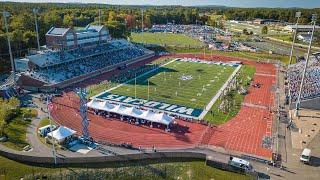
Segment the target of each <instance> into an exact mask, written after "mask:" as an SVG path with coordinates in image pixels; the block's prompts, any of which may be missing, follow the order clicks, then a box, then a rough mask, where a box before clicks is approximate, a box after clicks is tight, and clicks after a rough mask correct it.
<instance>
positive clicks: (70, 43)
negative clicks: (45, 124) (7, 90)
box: [15, 25, 154, 89]
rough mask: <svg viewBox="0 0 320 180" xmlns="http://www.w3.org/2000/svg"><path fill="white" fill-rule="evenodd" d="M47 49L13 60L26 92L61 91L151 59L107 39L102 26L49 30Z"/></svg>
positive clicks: (150, 54) (143, 51)
mask: <svg viewBox="0 0 320 180" xmlns="http://www.w3.org/2000/svg"><path fill="white" fill-rule="evenodd" d="M46 42H47V45H46V47H45V48H44V49H43V50H41V51H38V52H36V53H34V54H29V55H28V56H26V57H24V58H20V59H16V60H15V64H16V66H17V69H19V70H20V71H21V72H20V73H21V76H22V77H21V78H20V79H19V81H18V82H19V85H21V86H23V87H25V88H28V87H29V89H30V88H34V87H36V88H40V89H43V88H46V89H52V88H53V89H55V88H63V87H66V86H68V85H71V84H72V83H75V82H80V81H82V80H84V79H87V78H90V77H94V76H97V75H99V74H102V73H104V72H106V71H110V70H112V69H114V68H117V67H119V66H121V67H125V66H126V64H130V63H133V62H137V61H140V60H145V59H148V58H150V57H153V56H154V53H153V52H152V51H149V50H146V49H144V48H142V47H139V46H136V45H134V44H131V43H129V42H128V41H126V40H124V39H115V40H112V39H111V38H110V35H109V32H108V31H107V29H106V28H105V27H104V26H92V25H88V26H86V27H85V28H84V29H82V30H73V29H71V28H55V27H52V28H51V29H50V30H49V31H48V32H47V34H46Z"/></svg>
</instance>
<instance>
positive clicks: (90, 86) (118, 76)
mask: <svg viewBox="0 0 320 180" xmlns="http://www.w3.org/2000/svg"><path fill="white" fill-rule="evenodd" d="M160 27H161V26H160ZM160 27H158V26H156V27H155V28H156V30H157V31H161V28H160ZM190 27H193V26H190ZM190 27H188V26H186V27H183V26H179V27H176V28H171V30H172V29H175V30H177V29H179V28H180V29H182V30H180V31H190V29H191V32H189V33H191V34H192V33H193V34H194V35H193V36H195V37H199V34H197V33H194V31H196V32H202V33H200V34H201V35H200V36H206V33H211V32H212V30H211V29H208V28H207V27H205V26H204V29H201V28H199V27H196V29H195V28H190ZM165 28H166V29H167V28H168V27H167V26H165ZM169 29H170V28H169ZM188 29H189V30H188ZM46 41H47V44H46V46H44V47H42V50H41V51H36V52H33V53H31V54H29V55H28V56H26V57H24V58H20V59H15V65H16V69H17V70H18V71H19V72H20V73H19V74H18V80H17V83H18V85H19V86H20V87H21V88H24V89H27V90H30V91H36V92H40V93H48V92H51V93H55V94H56V95H55V96H53V97H52V98H51V102H52V104H53V108H52V110H51V111H52V112H51V116H52V118H53V120H54V121H55V123H56V124H58V125H61V126H66V127H68V128H71V129H73V130H75V131H76V132H78V133H79V135H84V134H85V133H87V134H89V135H90V137H91V138H93V139H94V140H95V141H97V142H100V143H110V144H117V145H121V144H123V143H127V144H130V145H131V146H133V147H136V148H144V149H151V148H157V149H188V148H196V147H206V148H209V149H210V148H213V149H215V148H221V149H223V150H224V151H227V152H236V153H239V154H240V155H248V156H250V157H251V156H252V157H255V158H261V159H267V160H270V158H271V157H272V153H273V144H272V141H271V138H272V131H271V129H272V121H273V118H274V112H273V111H272V109H273V107H274V106H275V102H274V96H275V92H274V91H272V90H271V89H273V88H275V87H276V86H277V81H276V80H277V64H273V63H266V62H255V61H250V60H246V59H240V58H234V57H227V56H220V55H205V54H204V55H197V54H166V55H156V54H155V53H154V52H153V51H150V50H148V49H145V48H143V47H142V46H141V45H136V44H132V43H130V42H128V41H126V40H124V39H112V38H111V37H110V35H109V32H108V30H107V29H106V28H105V27H104V26H97V25H88V26H86V27H85V28H83V29H81V30H77V29H72V28H56V27H52V28H51V29H50V30H49V31H48V32H47V33H46ZM244 67H252V68H254V69H255V73H254V74H253V76H252V77H250V76H246V75H242V73H243V70H242V69H243V68H244ZM241 76H243V78H240V77H241ZM248 84H249V85H248ZM257 86H259V87H257ZM76 88H82V89H86V92H87V95H86V96H87V98H88V99H87V100H86V103H85V106H86V108H88V114H87V117H86V119H87V125H86V127H85V128H87V130H86V131H87V132H85V131H84V129H85V128H84V126H83V120H84V116H83V109H81V108H80V106H81V105H84V104H83V102H82V101H83V99H79V96H78V95H77V91H76V90H75V89H76ZM231 91H234V92H238V93H241V94H243V95H244V100H243V102H242V104H240V110H239V112H238V113H235V114H234V117H232V118H231V119H230V120H229V119H227V118H226V120H224V121H222V122H218V123H217V122H214V121H209V120H208V119H210V118H212V117H215V115H216V114H217V115H218V114H219V113H221V114H223V113H224V109H226V108H228V106H230V103H231V105H232V102H229V101H225V100H223V99H224V97H226V96H227V95H228V93H229V92H231ZM79 104H80V106H79ZM233 105H235V104H233ZM224 117H225V115H224Z"/></svg>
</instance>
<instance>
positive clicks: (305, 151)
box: [300, 148, 311, 164]
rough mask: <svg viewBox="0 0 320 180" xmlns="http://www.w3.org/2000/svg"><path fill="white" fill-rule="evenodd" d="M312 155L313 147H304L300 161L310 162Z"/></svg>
mask: <svg viewBox="0 0 320 180" xmlns="http://www.w3.org/2000/svg"><path fill="white" fill-rule="evenodd" d="M310 157H311V149H308V148H304V149H303V151H302V153H301V155H300V161H301V162H303V163H306V164H309V163H310Z"/></svg>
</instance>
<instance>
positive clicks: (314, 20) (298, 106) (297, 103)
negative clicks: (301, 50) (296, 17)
mask: <svg viewBox="0 0 320 180" xmlns="http://www.w3.org/2000/svg"><path fill="white" fill-rule="evenodd" d="M316 20H317V15H316V14H312V21H311V22H313V27H312V33H311V38H310V42H309V47H308V53H307V59H306V64H305V66H304V69H303V73H302V79H301V83H300V89H299V95H298V99H297V102H296V112H295V116H296V117H298V116H299V109H300V103H301V93H302V90H303V85H304V81H305V76H306V73H307V68H308V63H309V56H310V50H311V45H312V39H313V34H314V29H315V26H316Z"/></svg>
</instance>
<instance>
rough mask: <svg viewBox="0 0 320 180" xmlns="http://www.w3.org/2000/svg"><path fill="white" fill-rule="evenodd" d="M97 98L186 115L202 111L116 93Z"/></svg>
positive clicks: (196, 114)
mask: <svg viewBox="0 0 320 180" xmlns="http://www.w3.org/2000/svg"><path fill="white" fill-rule="evenodd" d="M96 98H97V99H103V100H109V101H114V102H120V103H124V104H131V105H137V106H143V107H146V108H153V109H159V110H163V111H168V112H172V113H176V114H181V115H187V116H192V117H198V116H200V114H201V113H202V111H203V110H202V109H194V108H189V107H185V106H180V105H174V104H168V103H163V102H157V101H148V100H146V99H139V98H134V97H130V96H122V95H118V94H111V93H108V92H106V93H103V94H101V95H100V96H98V97H96Z"/></svg>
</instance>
